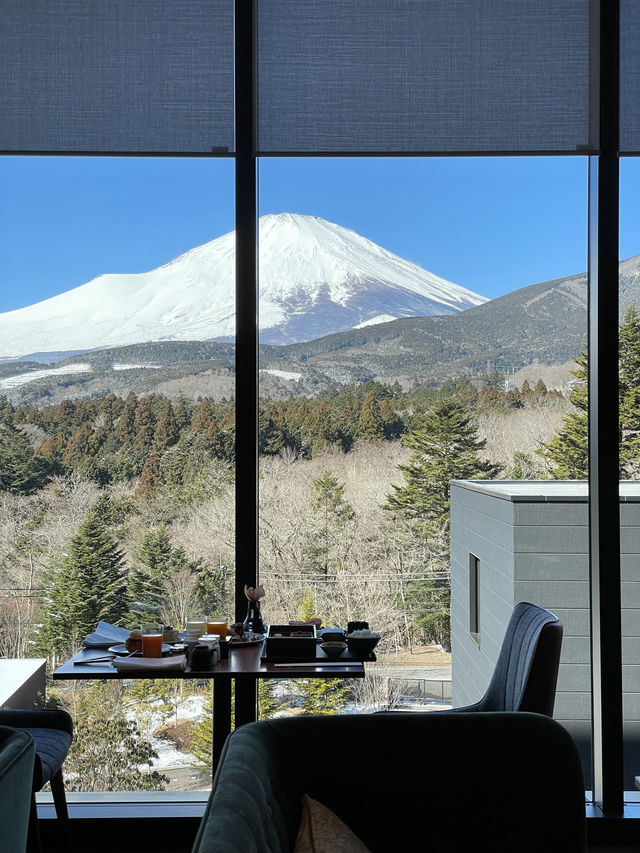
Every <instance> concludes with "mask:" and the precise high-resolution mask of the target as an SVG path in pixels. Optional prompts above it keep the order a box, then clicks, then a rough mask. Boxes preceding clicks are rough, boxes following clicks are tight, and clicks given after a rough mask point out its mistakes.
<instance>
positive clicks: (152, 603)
mask: <svg viewBox="0 0 640 853" xmlns="http://www.w3.org/2000/svg"><path fill="white" fill-rule="evenodd" d="M171 555H172V548H171V542H170V541H169V535H168V533H167V531H166V529H165V528H160V529H158V530H150V531H149V532H148V533H147V534H146V535H145V537H144V539H143V540H142V545H141V546H140V550H139V552H138V554H137V555H136V556H137V560H136V562H135V564H134V565H133V566H131V568H130V569H129V572H128V586H129V599H130V601H131V611H132V612H131V621H132V622H146V621H154V620H158V619H159V617H160V610H161V608H162V605H163V603H164V582H165V577H166V572H167V571H168V569H169V565H170V562H171Z"/></svg>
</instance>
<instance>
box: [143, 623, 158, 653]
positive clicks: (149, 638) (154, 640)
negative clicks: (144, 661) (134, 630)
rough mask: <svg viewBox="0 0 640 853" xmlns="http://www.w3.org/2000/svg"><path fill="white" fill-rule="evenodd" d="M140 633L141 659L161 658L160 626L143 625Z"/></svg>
mask: <svg viewBox="0 0 640 853" xmlns="http://www.w3.org/2000/svg"><path fill="white" fill-rule="evenodd" d="M141 633H142V657H145V658H160V657H162V625H143V626H142V628H141Z"/></svg>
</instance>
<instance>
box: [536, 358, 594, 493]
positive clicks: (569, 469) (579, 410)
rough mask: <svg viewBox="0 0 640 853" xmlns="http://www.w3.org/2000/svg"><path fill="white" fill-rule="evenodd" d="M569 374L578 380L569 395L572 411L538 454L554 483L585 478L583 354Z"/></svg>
mask: <svg viewBox="0 0 640 853" xmlns="http://www.w3.org/2000/svg"><path fill="white" fill-rule="evenodd" d="M571 373H572V375H573V376H575V377H576V379H577V380H578V382H577V384H575V385H574V387H573V388H572V390H571V394H570V395H569V399H570V401H571V403H572V404H573V406H574V407H575V409H576V411H574V412H570V413H569V414H568V415H563V417H562V424H563V425H562V427H561V428H560V429H559V430H558V431H557V432H556V434H555V435H554V436H553V438H552V439H551V441H550V442H549V444H546V445H544V446H543V447H542V448H541V451H540V452H541V454H542V456H544V458H545V459H546V461H547V463H550V464H551V466H552V467H551V476H552V477H553V479H554V480H582V479H585V478H586V477H587V476H588V474H589V452H588V434H589V411H588V409H589V402H588V399H587V379H588V375H589V367H588V356H587V352H586V350H583V351H582V352H581V353H580V355H579V357H578V358H576V368H575V370H572V371H571Z"/></svg>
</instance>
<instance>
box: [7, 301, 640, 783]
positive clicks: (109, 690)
mask: <svg viewBox="0 0 640 853" xmlns="http://www.w3.org/2000/svg"><path fill="white" fill-rule="evenodd" d="M620 342H621V346H620V441H621V445H620V446H621V477H623V478H633V477H635V476H636V475H637V469H638V468H637V466H638V461H639V460H640V444H639V442H640V399H639V395H640V319H639V318H638V315H637V313H636V311H635V309H633V308H631V309H629V311H628V312H627V314H626V316H625V318H624V321H623V323H622V326H621V331H620ZM587 359H588V353H587V352H586V350H585V351H584V352H583V353H582V354H581V355H579V356H578V357H577V359H576V367H575V370H574V381H573V383H572V384H571V387H570V388H569V389H564V390H556V389H548V388H547V387H546V386H545V385H544V383H543V382H542V380H539V381H537V382H536V383H532V384H529V383H528V382H527V381H524V382H522V383H521V384H520V385H519V386H517V387H516V386H513V387H512V386H511V384H510V383H508V382H506V381H505V377H504V376H501V375H492V376H484V377H478V378H474V379H470V378H460V379H457V380H453V381H449V382H447V383H446V384H444V385H442V386H441V387H438V388H436V387H424V388H418V389H415V390H412V391H404V390H403V389H402V387H401V386H400V385H399V384H398V383H395V384H393V385H387V384H383V383H380V382H368V383H365V384H362V385H353V386H340V387H336V388H335V389H331V390H326V391H322V392H321V393H319V394H318V395H317V396H315V397H307V398H297V399H294V398H293V397H291V398H289V399H284V400H282V399H269V398H264V399H262V400H261V405H260V422H259V452H260V581H261V583H262V584H263V585H264V586H265V588H266V591H267V596H266V598H265V601H264V605H263V610H264V612H265V615H266V618H267V620H268V621H272V622H274V621H281V620H285V621H286V620H288V619H294V618H300V617H301V616H302V617H305V618H307V617H309V616H311V615H320V616H321V617H322V618H323V621H324V623H325V624H345V623H346V621H347V620H350V619H361V618H366V619H367V620H368V621H369V622H370V624H371V625H372V627H379V628H380V629H381V631H382V634H383V637H382V640H381V644H380V652H381V658H384V657H385V655H387V656H389V659H392V658H393V654H394V653H397V652H398V650H402V649H410V648H411V647H413V646H416V645H420V644H434V643H435V644H439V645H441V646H442V647H443V648H444V649H445V650H446V649H447V648H448V644H449V616H448V613H449V554H448V552H449V542H448V533H449V489H448V483H449V481H450V480H451V479H478V478H496V477H506V478H512V479H540V478H548V477H549V478H554V477H555V478H562V479H564V478H567V479H574V478H582V477H584V476H586V473H587V452H586V431H587V413H586V405H587V390H586V365H587ZM532 386H533V387H532ZM234 421H235V412H234V401H233V399H228V400H222V401H217V402H216V401H214V400H212V399H209V398H206V397H205V398H203V399H200V400H197V401H195V402H194V401H190V400H187V399H186V398H182V397H177V398H174V399H170V398H169V397H167V396H164V395H162V394H147V395H136V394H135V393H129V394H128V395H127V396H125V397H120V396H116V395H114V394H109V395H108V396H103V397H98V398H88V399H79V400H64V401H62V402H61V403H58V404H56V405H45V406H41V407H36V406H33V405H19V406H13V405H12V404H11V403H9V402H8V401H7V399H6V398H2V397H0V575H1V583H0V589H1V590H2V595H1V597H0V655H1V656H6V657H14V658H15V657H32V656H42V657H46V658H47V659H48V660H49V662H50V665H51V666H52V667H53V666H54V665H55V662H56V661H59V660H61V659H63V658H65V657H66V656H68V654H70V653H72V652H73V651H74V650H75V649H76V648H77V647H78V645H79V643H80V641H81V640H82V638H83V637H84V636H86V635H87V634H88V633H90V632H91V631H92V630H93V629H94V628H95V625H96V623H97V621H98V620H99V619H106V620H107V621H110V622H113V623H116V624H120V625H123V626H126V627H135V626H138V625H139V624H140V623H141V622H142V621H144V620H146V619H147V618H154V619H155V618H157V619H161V620H162V621H163V622H164V624H167V625H169V624H171V625H176V626H178V627H182V625H183V624H184V622H185V621H186V619H187V618H189V617H193V616H198V615H208V616H220V617H223V618H231V616H232V615H233V605H232V601H231V595H232V591H233V578H234V537H235V518H234V492H233V480H234V454H235V440H234V438H235V437H234V432H235V424H234ZM345 685H348V683H342V684H339V683H334V682H326V683H325V684H323V685H322V686H321V687H318V686H317V685H313V684H310V683H307V684H305V683H301V684H300V685H298V688H297V689H298V691H299V692H300V691H301V695H300V696H299V697H298V698H297V699H293V700H292V699H291V696H290V697H289V698H288V700H287V701H288V702H289V704H291V702H292V701H293V703H294V705H299V706H301V707H304V708H306V710H307V712H309V711H313V710H318V709H320V708H323V709H324V710H325V711H326V712H336V711H337V710H339V709H340V708H341V707H343V706H344V704H345V702H347V701H359V702H362V703H364V704H365V705H366V706H367V707H375V706H376V703H379V704H380V706H384V705H385V704H388V702H389V701H390V697H389V696H388V694H385V693H384V690H385V689H386V688H388V684H387V685H386V687H385V685H384V684H383V685H377V687H378V688H379V689H378V690H377V692H376V689H372V686H371V684H369V685H367V686H361V687H360V688H359V690H360V692H361V695H360V697H359V698H358V697H356V698H355V699H354V695H353V688H351V687H349V686H345ZM374 687H375V685H374ZM198 689H200V691H201V692H202V688H198V687H197V686H196V687H190V688H187V687H186V686H185V684H184V683H181V685H174V684H173V683H172V682H167V683H162V684H161V685H152V684H150V683H147V682H138V683H137V684H136V685H134V686H122V685H120V686H116V685H113V684H112V685H100V684H96V685H93V686H91V687H88V688H87V687H86V686H82V687H79V686H77V685H76V686H75V687H68V688H66V689H63V690H61V689H60V688H57V689H51V690H49V691H48V701H50V702H56V703H60V704H62V705H64V706H65V707H67V708H69V709H70V710H71V711H72V713H73V715H74V718H75V720H76V726H77V731H78V737H77V738H76V743H75V744H74V750H73V754H72V757H71V764H70V772H71V787H73V779H74V773H75V774H78V775H77V778H79V776H80V772H81V771H82V778H83V780H84V782H83V785H84V786H88V787H90V788H93V789H96V790H104V789H107V790H110V789H117V790H128V789H144V788H158V787H163V786H164V785H166V784H167V779H166V778H165V777H164V776H163V774H162V773H158V772H157V771H154V770H153V761H154V747H153V745H152V737H151V735H152V734H154V735H155V736H157V734H158V730H159V729H163V727H166V729H167V731H169V730H170V729H171V725H170V724H169V723H170V721H171V720H173V723H174V725H173V732H172V733H170V734H169V735H168V736H170V737H172V738H173V739H174V740H175V742H176V743H178V741H179V742H180V744H181V746H180V748H181V749H184V750H186V751H187V752H188V754H189V755H191V756H192V757H193V760H194V762H195V764H201V765H203V766H206V759H207V755H210V739H211V734H210V731H211V729H210V720H209V719H208V718H207V714H210V713H211V707H210V700H209V704H208V705H207V701H206V700H202V697H201V700H202V701H204V706H203V713H204V716H202V715H200V716H201V718H200V719H198V720H195V721H193V722H192V723H191V724H190V725H188V726H186V727H185V726H184V725H180V726H178V717H179V715H178V713H177V708H178V706H179V705H182V704H184V703H188V702H189V701H192V699H193V697H192V696H191V693H193V691H196V692H197V691H198ZM318 691H322V693H321V695H319V694H318ZM205 692H206V691H205ZM365 694H366V696H365ZM283 701H284V700H283V696H282V695H280V694H278V693H277V692H276V691H274V688H273V686H269V687H264V686H263V687H261V695H260V703H261V711H262V713H265V714H266V713H273V712H274V711H275V710H278V709H281V708H282V706H283ZM132 706H135V707H136V714H135V715H133V716H132V715H131V713H129V712H128V711H127V708H129V709H130V708H131V707H132ZM158 715H160V716H161V717H162V720H163V722H162V724H159V723H158ZM178 732H179V734H178ZM114 743H115V744H118V745H119V746H120V749H119V750H116V752H118V754H125V753H126V755H127V756H128V758H127V759H126V760H125V761H123V762H122V764H121V765H118V766H112V765H113V758H112V757H113V755H114V749H113V745H114ZM110 756H111V757H110ZM89 768H93V769H91V770H89ZM188 784H192V783H188ZM193 784H198V783H193Z"/></svg>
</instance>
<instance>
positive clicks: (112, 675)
mask: <svg viewBox="0 0 640 853" xmlns="http://www.w3.org/2000/svg"><path fill="white" fill-rule="evenodd" d="M263 654H264V642H261V643H253V644H248V645H238V646H234V645H233V643H232V644H230V648H229V656H228V658H226V659H221V660H220V661H219V662H218V663H217V664H215V665H214V666H212V667H211V668H209V669H192V668H191V666H190V665H189V664H188V663H187V665H186V666H185V668H184V669H157V668H152V666H150V667H149V668H147V667H145V666H144V664H142V665H141V666H140V667H139V668H136V669H118V668H117V667H116V666H113V664H112V660H113V659H114V658H115V655H113V656H111V655H109V656H108V657H109V660H104V658H105V657H106V655H105V651H104V649H96V648H84V649H81V650H80V651H78V652H76V654H74V655H73V656H72V657H71V658H69V660H67V661H65V662H64V663H63V664H61V665H60V666H59V667H58V668H57V669H56V670H55V671H54V673H53V678H54V679H55V680H57V681H64V680H75V681H77V680H104V679H118V680H121V681H125V680H129V679H158V678H163V679H164V678H176V679H187V678H188V679H198V680H209V679H210V680H211V681H212V682H213V749H212V752H213V754H212V772H213V773H214V774H215V771H216V768H217V766H218V762H219V760H220V754H221V752H222V748H223V746H224V743H225V741H226V739H227V737H228V736H229V734H230V733H231V723H232V716H231V688H232V682H234V683H235V715H234V723H235V726H236V727H238V726H241V725H244V724H245V723H249V722H253V721H255V720H256V719H257V713H258V702H257V680H258V679H263V678H286V679H308V678H325V679H331V678H340V679H345V678H364V675H365V664H364V661H363V660H361V659H358V658H356V657H354V656H349V657H343V658H339V659H338V658H327V657H326V655H325V654H324V652H322V650H321V649H320V648H318V649H317V650H316V657H315V658H314V659H301V660H295V661H292V660H286V661H267V660H264V659H263ZM347 654H348V653H347ZM100 659H102V660H100ZM138 660H141V661H142V660H144V658H142V659H138ZM163 660H164V659H163ZM94 661H95V662H94Z"/></svg>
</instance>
